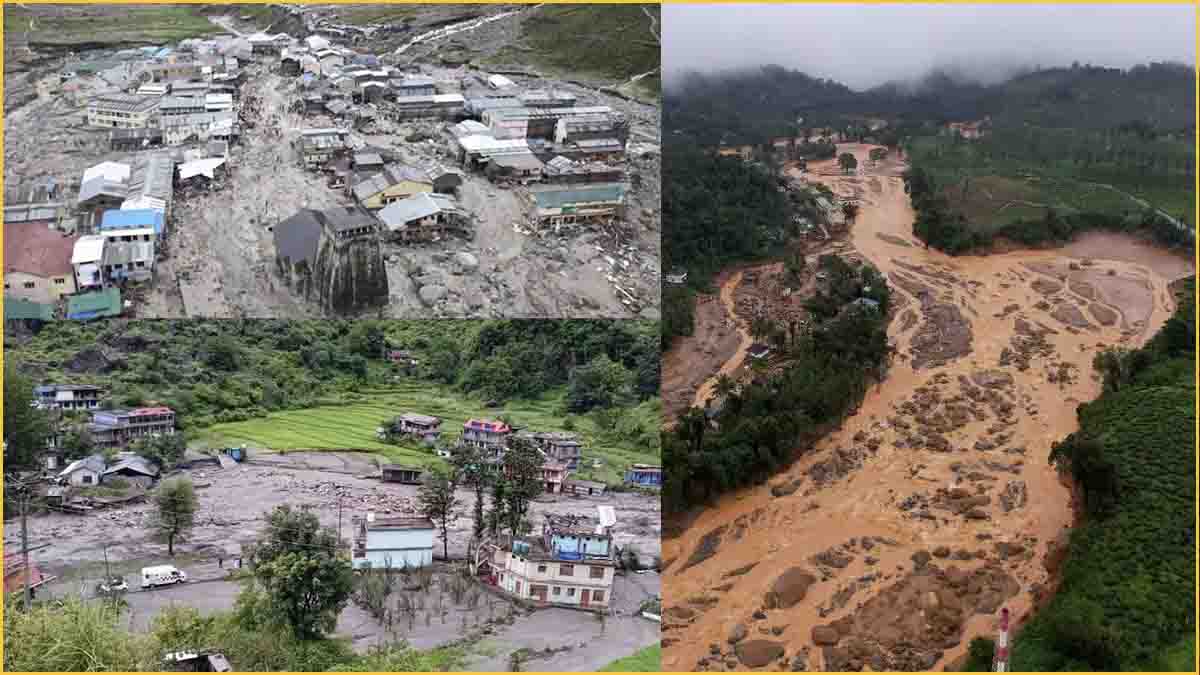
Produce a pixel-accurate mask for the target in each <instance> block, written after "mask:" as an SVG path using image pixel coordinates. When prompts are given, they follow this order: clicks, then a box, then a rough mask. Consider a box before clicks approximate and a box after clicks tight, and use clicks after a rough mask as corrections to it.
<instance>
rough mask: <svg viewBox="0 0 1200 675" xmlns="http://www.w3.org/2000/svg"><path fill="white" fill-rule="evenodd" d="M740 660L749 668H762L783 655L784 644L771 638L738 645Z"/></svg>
mask: <svg viewBox="0 0 1200 675" xmlns="http://www.w3.org/2000/svg"><path fill="white" fill-rule="evenodd" d="M736 651H737V657H738V661H741V662H742V665H743V666H746V667H747V668H762V667H763V666H769V665H771V663H772V662H774V661H776V660H778V659H779V658H780V657H781V656H783V644H782V643H779V642H773V641H771V640H750V641H749V642H742V643H740V644H739V645H738V646H737V650H736Z"/></svg>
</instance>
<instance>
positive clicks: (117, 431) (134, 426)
mask: <svg viewBox="0 0 1200 675" xmlns="http://www.w3.org/2000/svg"><path fill="white" fill-rule="evenodd" d="M87 429H88V431H89V432H91V434H92V438H94V439H95V441H96V443H98V444H100V445H107V446H120V445H125V444H126V443H128V442H130V441H133V440H137V439H140V438H147V437H152V436H170V435H172V434H174V433H175V411H174V410H171V409H170V408H167V407H165V406H156V407H150V408H133V409H120V408H119V409H113V410H97V411H95V412H93V413H92V421H91V423H89V424H88V425H87Z"/></svg>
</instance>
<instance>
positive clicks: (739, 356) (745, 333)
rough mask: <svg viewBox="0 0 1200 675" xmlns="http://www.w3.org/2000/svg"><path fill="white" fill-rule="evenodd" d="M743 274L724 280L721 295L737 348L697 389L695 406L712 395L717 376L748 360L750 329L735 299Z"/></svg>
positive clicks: (700, 404) (726, 373) (693, 400)
mask: <svg viewBox="0 0 1200 675" xmlns="http://www.w3.org/2000/svg"><path fill="white" fill-rule="evenodd" d="M742 275H743V272H740V271H739V272H737V273H735V274H734V275H733V276H731V277H729V278H728V279H726V280H725V281H724V282H722V283H721V296H720V297H721V306H722V307H724V309H725V314H726V315H727V316H729V317H730V318H731V319H732V322H733V329H734V331H735V332H736V333H737V336H738V346H737V350H736V351H735V352H734V353H733V356H731V357H729V359H728V360H726V361H725V363H723V364H721V367H720V369H718V370H717V372H716V374H715V375H713V376H712V377H710V378H708V379H707V380H706V381H705V382H704V384H702V385H701V386H700V388H699V389H698V390H697V391H696V396H695V398H693V399H692V406H693V407H695V408H703V407H704V404H705V403H706V402H707V401H708V398H709V397H710V396H712V390H713V386H714V385H715V384H716V382H717V378H719V377H721V376H722V375H730V376H732V375H733V373H735V372H737V370H738V368H741V367H742V362H743V361H745V360H746V352H747V351H748V350H749V349H750V345H751V344H752V340H751V338H750V331H749V329H748V328H746V320H745V319H744V318H742V317H741V316H739V315H738V313H737V305H736V301H735V297H736V294H737V288H738V285H739V284H741V283H742Z"/></svg>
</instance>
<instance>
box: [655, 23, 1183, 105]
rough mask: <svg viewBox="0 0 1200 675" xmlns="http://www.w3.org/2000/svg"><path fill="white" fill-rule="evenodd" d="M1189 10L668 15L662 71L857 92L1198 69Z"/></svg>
mask: <svg viewBox="0 0 1200 675" xmlns="http://www.w3.org/2000/svg"><path fill="white" fill-rule="evenodd" d="M1195 11H1196V10H1195V8H1194V7H1193V6H1189V5H966V6H963V5H946V4H941V5H932V4H925V5H910V4H902V5H855V4H837V5H806V4H796V5H777V4H776V5H759V4H740V3H738V4H721V5H685V4H666V5H664V6H663V8H662V12H663V69H664V71H665V73H666V74H667V77H668V78H670V77H671V75H674V74H678V73H679V72H681V71H686V70H700V71H707V70H714V69H721V68H726V67H741V66H756V65H762V64H767V63H775V64H779V65H781V66H785V67H788V68H793V69H796V70H801V71H804V72H805V73H807V74H809V75H812V76H814V77H826V78H830V79H834V80H837V81H839V82H842V83H843V84H846V85H848V86H850V87H853V88H856V89H863V88H868V87H873V86H875V85H878V84H883V83H884V82H888V81H892V80H906V79H912V78H917V77H920V76H922V75H924V74H926V73H927V72H929V71H930V70H931V69H933V68H937V67H947V66H958V67H961V68H963V69H966V70H968V71H970V72H972V73H973V74H975V75H976V76H977V77H983V78H984V79H994V77H988V75H990V74H992V73H994V72H996V71H1000V70H1008V71H1011V69H1013V68H1015V67H1020V66H1034V65H1041V66H1056V65H1070V63H1071V62H1072V61H1079V62H1080V63H1092V64H1093V65H1104V66H1111V67H1129V66H1132V65H1136V64H1139V63H1146V62H1149V61H1182V62H1184V63H1194V62H1195V59H1196V33H1195V31H1196V19H1195Z"/></svg>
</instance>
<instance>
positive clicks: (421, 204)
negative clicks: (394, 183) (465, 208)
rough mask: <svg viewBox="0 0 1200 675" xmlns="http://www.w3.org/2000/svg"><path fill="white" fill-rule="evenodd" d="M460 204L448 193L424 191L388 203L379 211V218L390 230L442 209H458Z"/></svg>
mask: <svg viewBox="0 0 1200 675" xmlns="http://www.w3.org/2000/svg"><path fill="white" fill-rule="evenodd" d="M457 210H458V204H457V202H455V201H454V199H452V198H450V197H447V196H446V195H439V194H435V193H432V192H422V193H420V194H415V195H413V196H411V197H409V198H407V199H401V200H400V201H398V202H392V203H391V204H388V205H387V206H386V207H385V208H384V209H383V210H382V211H380V212H379V220H381V221H382V222H383V224H384V225H386V226H387V228H388V229H389V230H393V231H395V230H398V229H401V228H403V227H404V226H406V225H407V224H408V223H411V222H413V221H414V220H420V219H422V218H428V217H429V216H432V215H434V214H436V213H440V212H442V211H457Z"/></svg>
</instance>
